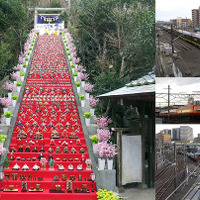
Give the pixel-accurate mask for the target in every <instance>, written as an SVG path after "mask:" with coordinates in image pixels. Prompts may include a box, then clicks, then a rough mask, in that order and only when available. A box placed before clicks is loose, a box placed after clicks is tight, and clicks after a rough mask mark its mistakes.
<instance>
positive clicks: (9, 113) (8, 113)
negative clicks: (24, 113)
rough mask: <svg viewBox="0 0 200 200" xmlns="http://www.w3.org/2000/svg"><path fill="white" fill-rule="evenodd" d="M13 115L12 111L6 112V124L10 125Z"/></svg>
mask: <svg viewBox="0 0 200 200" xmlns="http://www.w3.org/2000/svg"><path fill="white" fill-rule="evenodd" d="M11 115H12V113H11V112H10V111H6V112H5V113H4V116H5V118H6V125H8V126H9V125H10V120H11V117H12V116H11Z"/></svg>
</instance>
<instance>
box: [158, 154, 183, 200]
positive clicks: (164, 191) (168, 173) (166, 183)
mask: <svg viewBox="0 0 200 200" xmlns="http://www.w3.org/2000/svg"><path fill="white" fill-rule="evenodd" d="M167 156H168V158H169V159H170V160H171V159H172V155H170V154H169V155H166V157H167ZM174 167H175V166H174V165H173V164H171V165H170V164H169V165H168V167H164V168H162V169H161V170H159V171H158V172H157V173H156V175H155V177H156V200H163V199H165V198H166V197H167V196H168V195H169V193H171V192H172V191H173V190H174V184H172V183H173V182H174V183H175V182H176V183H178V182H180V181H181V180H182V178H183V175H184V173H185V169H184V164H183V156H182V155H177V164H176V179H175V176H174Z"/></svg>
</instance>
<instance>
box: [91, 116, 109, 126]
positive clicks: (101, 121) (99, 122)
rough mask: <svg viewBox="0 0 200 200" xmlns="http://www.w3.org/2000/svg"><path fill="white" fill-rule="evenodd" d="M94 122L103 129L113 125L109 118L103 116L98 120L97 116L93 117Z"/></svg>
mask: <svg viewBox="0 0 200 200" xmlns="http://www.w3.org/2000/svg"><path fill="white" fill-rule="evenodd" d="M93 119H94V121H96V123H97V125H98V127H99V128H101V129H103V128H105V127H107V126H108V125H109V124H111V123H112V120H111V119H110V118H108V117H104V116H101V117H99V118H97V117H96V116H94V117H93Z"/></svg>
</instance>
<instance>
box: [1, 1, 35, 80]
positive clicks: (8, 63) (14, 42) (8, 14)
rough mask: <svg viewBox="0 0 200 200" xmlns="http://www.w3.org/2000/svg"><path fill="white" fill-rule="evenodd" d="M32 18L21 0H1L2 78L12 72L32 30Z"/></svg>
mask: <svg viewBox="0 0 200 200" xmlns="http://www.w3.org/2000/svg"><path fill="white" fill-rule="evenodd" d="M30 19H32V17H31V18H29V17H28V14H27V11H26V9H25V8H24V6H23V4H22V3H21V1H19V0H9V1H8V0H0V41H1V42H0V79H3V78H4V77H5V76H6V75H8V74H10V73H11V72H12V68H13V66H15V65H16V64H17V58H18V56H19V53H20V51H22V48H23V44H24V42H25V40H26V38H27V36H28V34H27V33H28V32H30V26H31V25H32V24H31V23H30Z"/></svg>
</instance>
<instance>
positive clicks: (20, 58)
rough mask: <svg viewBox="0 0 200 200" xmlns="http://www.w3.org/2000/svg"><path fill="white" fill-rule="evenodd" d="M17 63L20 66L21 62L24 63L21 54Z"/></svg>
mask: <svg viewBox="0 0 200 200" xmlns="http://www.w3.org/2000/svg"><path fill="white" fill-rule="evenodd" d="M18 61H19V63H20V64H22V63H23V61H24V59H23V56H22V52H21V54H20V56H19V59H18Z"/></svg>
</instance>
